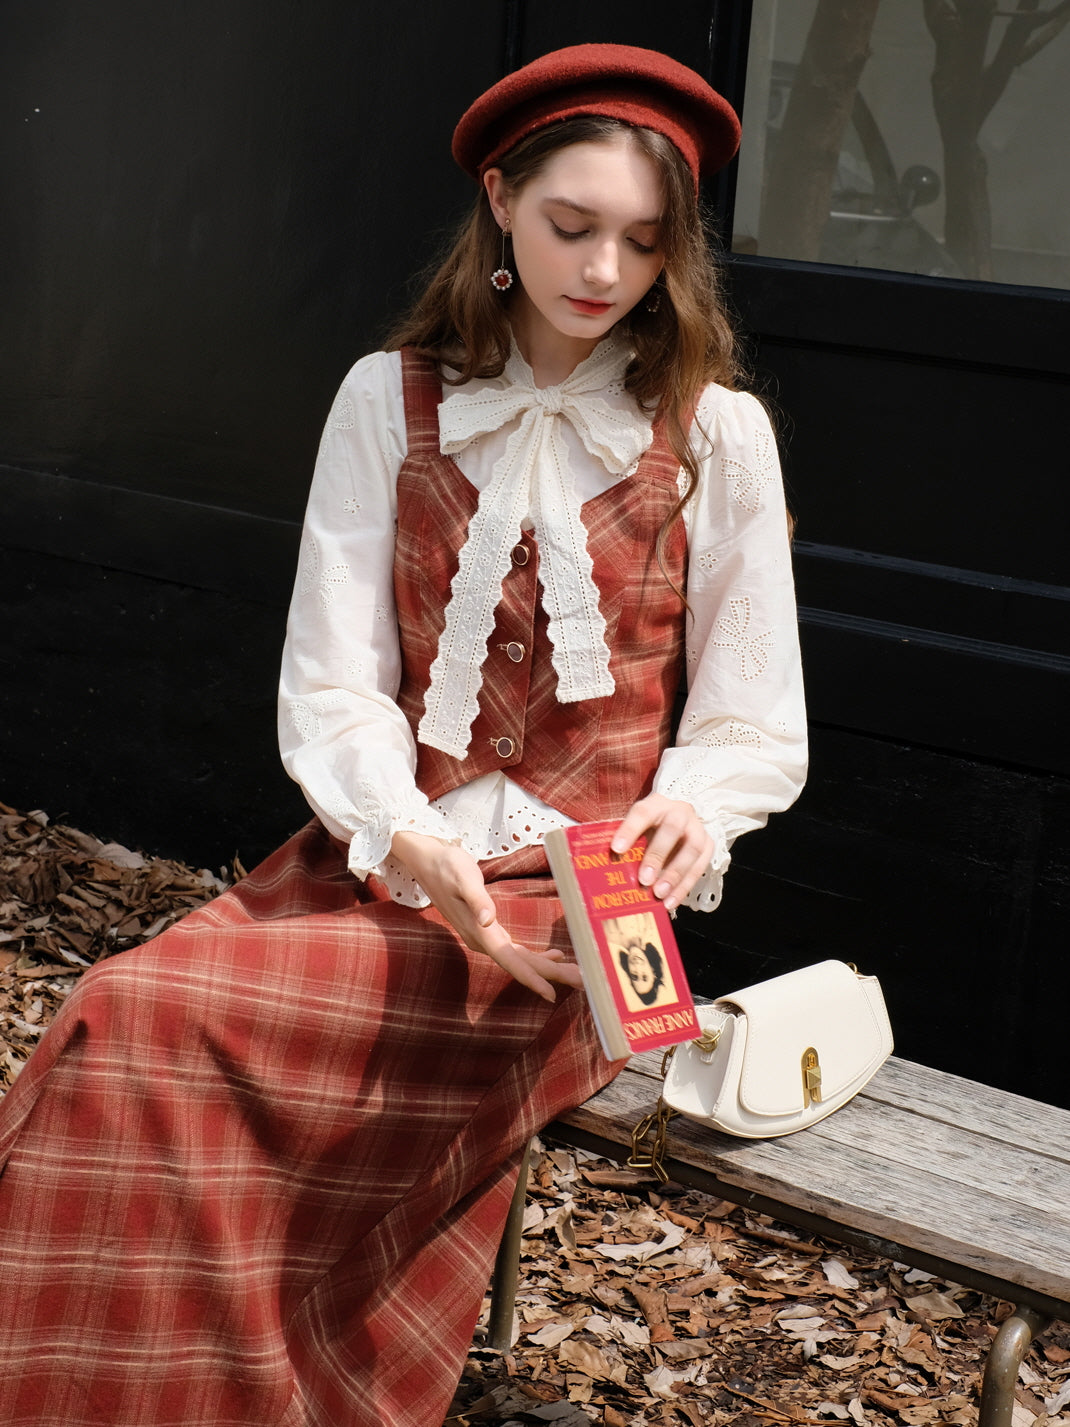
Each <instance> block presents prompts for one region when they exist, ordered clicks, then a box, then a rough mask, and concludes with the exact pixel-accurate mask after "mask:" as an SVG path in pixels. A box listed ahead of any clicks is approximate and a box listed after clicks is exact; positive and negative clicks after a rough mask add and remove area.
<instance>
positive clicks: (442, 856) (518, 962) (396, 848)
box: [390, 832, 581, 1001]
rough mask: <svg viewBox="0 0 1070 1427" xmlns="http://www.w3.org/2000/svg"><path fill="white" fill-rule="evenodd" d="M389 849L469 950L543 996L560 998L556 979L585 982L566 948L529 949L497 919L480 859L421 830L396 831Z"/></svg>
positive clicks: (566, 983)
mask: <svg viewBox="0 0 1070 1427" xmlns="http://www.w3.org/2000/svg"><path fill="white" fill-rule="evenodd" d="M390 850H391V852H392V853H393V854H394V856H395V857H396V858H397V859H398V860H399V862H401V863H403V864H404V866H405V867H406V868H407V870H408V871H409V872H411V873H412V875H413V877H415V878H416V880H417V882H418V883H419V884H420V886H421V887H422V888H423V889H424V891H425V892H426V893H427V895H428V896H429V897H430V898H431V901H432V903H433V904H434V906H435V907H436V908H437V909H438V911H439V912H441V913H442V915H443V916H444V917H445V918H446V920H447V921H448V922H449V924H450V926H451V927H452V928H453V929H454V931H455V932H456V933H457V935H458V936H459V937H460V938H461V940H462V941H463V942H464V944H465V946H467V947H468V948H469V950H471V951H475V952H482V953H483V954H484V955H485V956H489V957H490V958H491V960H492V961H496V962H497V963H498V965H499V966H500V967H501V968H502V970H503V971H507V972H508V973H509V975H510V976H512V977H513V978H514V979H515V980H517V981H519V982H520V984H521V986H526V987H528V989H529V990H531V991H534V992H535V993H536V995H538V996H541V997H542V998H543V1000H544V1001H554V1000H556V999H557V993H556V992H555V991H554V988H553V985H552V984H551V983H552V982H556V983H557V984H558V985H559V986H573V987H578V986H579V985H580V984H581V982H580V969H579V967H578V966H576V965H575V963H574V962H571V961H566V960H565V953H564V952H563V951H559V950H557V949H556V948H551V949H550V950H548V951H541V952H536V951H529V950H528V948H527V947H526V946H521V945H519V943H518V942H515V941H513V939H512V937H511V936H510V935H509V933H508V932H507V931H506V930H505V928H504V927H503V926H502V924H501V923H500V922H499V921H498V913H497V909H496V908H495V906H494V902H493V900H492V899H491V896H490V893H489V892H488V891H487V887H486V883H485V882H484V881H483V873H482V872H481V871H480V870H479V863H478V862H476V860H475V858H474V857H471V856H470V855H469V854H468V853H467V852H465V850H464V848H463V847H455V846H453V845H452V844H450V843H447V842H440V841H439V839H438V838H437V837H427V836H425V835H424V834H423V833H415V832H396V833H395V834H394V837H393V840H392V841H391V844H390Z"/></svg>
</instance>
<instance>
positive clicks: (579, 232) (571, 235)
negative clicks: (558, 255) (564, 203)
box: [550, 218, 589, 243]
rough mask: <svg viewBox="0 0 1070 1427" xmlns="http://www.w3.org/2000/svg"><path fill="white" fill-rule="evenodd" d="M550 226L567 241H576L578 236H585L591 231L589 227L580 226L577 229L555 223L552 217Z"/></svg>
mask: <svg viewBox="0 0 1070 1427" xmlns="http://www.w3.org/2000/svg"><path fill="white" fill-rule="evenodd" d="M550 226H551V227H552V228H553V230H554V232H555V233H556V234H557V236H558V237H559V238H564V240H565V242H566V243H574V242H575V241H576V239H577V238H585V237H586V236H587V233H588V232H589V229H587V228H578V229H576V230H575V231H573V230H572V229H571V228H562V227H560V226H559V225H558V224H557V223H555V222H554V220H553V219H552V218H551V219H550Z"/></svg>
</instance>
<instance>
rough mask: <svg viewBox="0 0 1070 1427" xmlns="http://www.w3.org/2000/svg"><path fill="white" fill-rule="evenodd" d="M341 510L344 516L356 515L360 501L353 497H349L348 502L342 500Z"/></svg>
mask: <svg viewBox="0 0 1070 1427" xmlns="http://www.w3.org/2000/svg"><path fill="white" fill-rule="evenodd" d="M342 509H343V510H344V511H345V513H346V515H356V513H357V511H358V510H359V509H360V501H359V500H357V499H356V498H355V497H354V496H350V497H349V499H348V500H344V501H343V502H342Z"/></svg>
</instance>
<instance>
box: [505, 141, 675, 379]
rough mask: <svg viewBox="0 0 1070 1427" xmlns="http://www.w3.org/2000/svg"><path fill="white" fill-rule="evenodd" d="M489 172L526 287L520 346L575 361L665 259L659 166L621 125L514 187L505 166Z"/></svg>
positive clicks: (516, 307)
mask: <svg viewBox="0 0 1070 1427" xmlns="http://www.w3.org/2000/svg"><path fill="white" fill-rule="evenodd" d="M485 182H486V186H487V193H488V196H489V198H490V201H491V207H492V209H493V210H494V215H495V217H496V218H497V219H498V222H499V223H501V222H502V221H503V220H505V219H506V218H507V219H508V222H509V227H510V231H511V233H512V239H513V257H514V261H515V266H516V270H517V275H518V276H519V278H520V282H521V285H522V290H521V291H519V292H518V293H517V294H516V296H515V297H514V299H513V301H512V305H511V308H510V315H511V317H512V320H513V325H514V328H515V330H516V333H517V340H518V341H519V342H520V345H521V349H522V350H524V349H525V348H526V347H527V348H530V349H532V350H538V349H540V348H541V349H544V350H548V351H550V352H552V353H554V354H555V355H556V356H557V357H559V358H560V357H562V356H565V355H567V356H568V357H569V358H570V359H571V366H575V364H576V363H577V362H579V361H582V359H583V358H584V357H586V356H587V355H589V353H590V352H591V351H593V349H594V347H595V346H596V345H597V343H598V342H600V341H601V339H602V338H603V337H604V336H605V335H606V333H607V332H608V331H609V330H610V328H611V327H612V326H613V325H614V323H616V322H619V321H620V319H621V318H622V317H624V316H625V315H626V314H627V313H628V312H630V311H631V309H632V308H633V307H634V306H635V304H636V303H637V302H638V301H639V300H640V299H641V298H642V297H643V296H644V294H645V293H646V292H647V290H648V289H649V288H650V286H651V285H652V284H653V282H654V280H655V279H656V278H657V276H658V273H660V271H661V269H662V265H663V261H664V260H663V257H662V253H661V249H660V239H661V232H660V218H661V210H662V202H663V200H662V185H661V180H660V176H659V173H658V169H657V166H656V165H655V163H654V161H653V159H651V158H650V157H648V155H646V154H644V153H643V152H642V151H641V150H639V149H638V148H637V147H636V146H635V145H634V144H633V142H632V141H631V140H630V139H629V138H628V136H627V134H621V135H620V136H619V137H617V138H613V139H607V140H605V141H600V142H597V143H581V144H571V145H569V147H568V148H565V149H561V150H559V151H558V152H557V153H556V154H554V155H553V157H552V158H551V159H550V160H549V161H548V162H547V164H546V165H545V167H544V168H543V169H542V170H541V172H540V173H538V174H537V175H536V176H535V177H534V178H533V179H531V180H530V181H529V182H528V183H526V184H525V185H524V187H523V188H521V189H520V190H519V191H518V192H517V193H514V194H512V195H507V194H506V192H505V188H504V185H503V184H502V182H501V173H500V171H499V170H497V169H490V170H489V171H488V173H487V176H486V180H485ZM525 356H527V357H528V360H529V361H531V360H532V357H531V355H530V354H529V352H528V351H526V350H525ZM533 365H534V363H533ZM571 366H570V367H569V370H571Z"/></svg>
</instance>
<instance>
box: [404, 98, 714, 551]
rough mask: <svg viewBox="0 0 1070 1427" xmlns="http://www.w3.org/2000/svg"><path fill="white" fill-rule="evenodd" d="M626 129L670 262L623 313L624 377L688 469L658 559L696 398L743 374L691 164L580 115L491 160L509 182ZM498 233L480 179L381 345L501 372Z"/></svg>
mask: <svg viewBox="0 0 1070 1427" xmlns="http://www.w3.org/2000/svg"><path fill="white" fill-rule="evenodd" d="M621 134H625V135H627V136H628V138H629V140H630V142H632V143H633V144H634V145H635V146H636V147H637V148H638V149H639V151H640V152H641V153H644V154H646V155H647V156H648V157H649V158H651V159H652V160H653V161H654V163H655V165H656V167H657V169H658V172H659V174H660V176H661V181H662V189H663V206H662V213H661V224H660V242H661V251H662V254H663V257H664V260H665V265H664V267H663V268H662V270H661V274H660V275H659V277H658V279H657V282H656V283H655V285H654V288H653V290H652V291H653V293H654V294H656V295H657V296H658V298H659V301H658V302H657V303H656V304H651V305H653V306H656V311H654V312H651V311H650V310H649V308H648V306H647V304H646V302H640V303H638V304H637V306H636V307H634V308H633V309H632V311H631V312H630V313H628V315H627V316H626V317H624V318H622V319H621V322H620V323H618V329H619V330H620V331H621V332H622V335H624V336H625V337H626V339H627V340H628V342H629V343H630V344H631V346H632V348H633V350H634V352H635V356H634V358H633V360H632V361H631V363H630V364H629V366H628V369H627V371H626V373H625V378H624V385H625V389H626V390H627V391H628V392H630V394H631V395H632V396H633V397H634V398H635V400H636V402H637V403H638V404H639V405H640V406H641V407H642V408H643V410H644V411H647V412H648V413H650V414H651V415H652V416H653V417H654V419H655V420H657V421H662V422H664V424H665V434H666V436H667V438H668V440H669V444H670V445H671V447H672V449H673V452H674V453H675V455H676V456H677V458H678V459H679V462H680V465H681V466H682V467H683V469H684V471H685V472H686V473H687V485H686V489H685V492H684V494H683V496H682V497H681V499H680V500H679V501H678V502H677V504H676V506H675V508H674V509H673V510H672V512H671V513H670V515H669V517H668V519H667V520H666V522H665V524H664V526H663V527H662V530H661V533H660V535H659V537H658V557H659V560H660V558H661V550H662V546H663V543H664V539H665V536H666V533H667V531H668V529H669V527H670V526H671V524H672V522H673V521H674V520H675V519H676V517H677V516H678V515H679V513H680V511H681V510H682V509H683V506H684V505H685V503H686V502H687V500H688V499H689V497H690V495H691V493H692V491H693V490H694V487H695V482H696V480H697V478H698V460H697V458H696V456H695V453H694V451H693V450H692V448H691V442H690V441H689V439H688V434H689V430H690V427H691V423H692V420H693V416H694V408H695V402H696V400H697V398H698V396H699V394H700V393H701V391H702V389H703V387H705V386H706V385H707V384H708V383H709V382H711V381H714V382H719V383H720V384H721V385H722V386H725V387H729V388H730V389H732V390H735V389H736V388H737V387H738V385H739V383H740V380H741V376H742V373H741V369H740V361H739V354H738V351H737V347H736V339H735V333H734V331H733V329H732V325H731V323H730V322H729V320H728V317H727V315H726V313H725V310H724V306H723V302H722V299H721V290H720V280H719V275H718V271H717V267H716V264H715V262H714V259H713V255H712V251H711V243H710V235H709V231H708V226H707V222H706V220H705V216H704V214H703V212H702V209H701V207H700V205H699V203H698V201H697V200H696V196H695V185H694V180H693V178H692V175H691V170H690V169H689V168H688V166H687V163H686V162H685V160H684V158H683V155H682V154H681V153H680V152H679V150H678V149H677V148H676V146H675V144H673V143H672V142H671V141H670V140H669V139H667V138H666V137H665V136H664V135H663V134H659V133H657V132H656V131H655V130H653V129H643V128H638V127H632V126H631V125H628V124H624V123H622V122H621V121H620V120H618V119H608V118H602V117H599V116H587V115H584V116H581V117H579V118H575V119H565V120H562V121H560V122H559V123H556V124H552V125H550V126H548V127H547V128H545V129H541V130H538V131H537V132H536V133H534V134H531V135H529V136H528V137H527V138H526V139H522V140H521V141H520V143H518V144H517V145H516V147H515V148H513V149H511V150H510V152H509V153H508V154H506V155H505V157H504V158H502V159H501V160H500V161H499V162H498V164H497V167H498V168H500V169H501V171H502V178H503V180H504V182H505V187H506V190H507V192H509V193H510V194H515V193H518V192H519V191H520V190H521V189H522V188H523V187H524V186H525V184H527V183H529V182H530V181H531V179H533V178H534V177H535V176H536V175H537V174H538V173H540V172H541V170H542V169H543V168H544V167H545V166H546V164H547V163H548V162H549V160H550V159H551V158H552V157H553V155H554V154H556V153H558V152H559V151H560V150H561V149H563V148H566V147H567V146H568V145H570V144H581V143H599V142H602V143H604V142H606V141H607V140H610V139H615V138H617V137H619V136H620V135H621ZM501 244H502V237H501V230H500V229H499V227H498V224H497V222H496V220H495V218H494V215H493V213H492V212H491V209H490V204H489V202H488V201H487V197H486V194H485V193H484V192H482V191H481V192H480V194H479V197H478V198H477V200H476V203H475V205H474V207H473V209H472V212H471V213H470V215H469V217H468V219H467V221H466V222H465V223H464V225H463V226H462V228H461V230H460V232H459V233H458V235H457V237H456V239H455V241H454V244H453V247H452V248H451V250H450V251H449V253H448V254H447V255H446V257H445V259H444V260H443V261H442V263H441V265H440V266H439V267H438V268H437V270H436V271H434V272H433V273H432V275H431V278H430V280H429V282H428V283H427V286H426V287H425V289H424V291H423V293H422V294H421V296H420V297H419V298H418V299H417V301H416V303H415V304H414V305H413V307H412V310H411V311H410V312H409V313H408V314H407V315H406V316H405V317H404V318H403V319H402V320H401V322H400V323H399V324H398V325H397V326H396V327H395V328H394V330H393V331H392V332H391V333H390V335H389V337H388V338H387V340H386V343H385V344H384V345H385V346H386V349H387V350H388V351H393V350H396V349H397V348H399V347H404V346H410V347H413V348H415V350H416V351H417V352H420V353H421V354H423V355H424V356H427V357H430V358H432V360H434V361H435V362H437V363H438V364H439V366H440V367H443V366H449V367H451V368H452V369H453V370H454V372H455V373H456V375H454V376H446V375H445V374H443V380H445V381H447V382H452V383H454V384H460V383H463V382H466V381H470V380H471V379H472V378H473V377H496V376H500V375H501V373H502V371H503V369H504V367H505V363H506V360H507V359H508V356H509V350H510V342H511V332H510V327H509V297H508V296H506V297H505V298H504V300H503V297H502V295H501V294H500V293H498V292H497V291H495V289H494V288H493V287H492V286H491V282H490V275H491V272H492V271H493V269H494V268H496V267H497V266H498V265H499V261H500V257H501ZM514 291H515V288H514Z"/></svg>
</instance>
